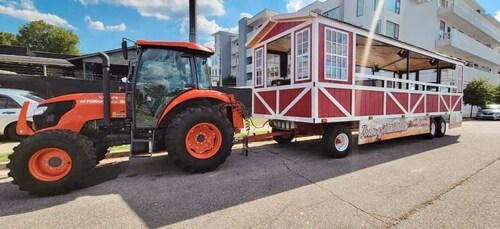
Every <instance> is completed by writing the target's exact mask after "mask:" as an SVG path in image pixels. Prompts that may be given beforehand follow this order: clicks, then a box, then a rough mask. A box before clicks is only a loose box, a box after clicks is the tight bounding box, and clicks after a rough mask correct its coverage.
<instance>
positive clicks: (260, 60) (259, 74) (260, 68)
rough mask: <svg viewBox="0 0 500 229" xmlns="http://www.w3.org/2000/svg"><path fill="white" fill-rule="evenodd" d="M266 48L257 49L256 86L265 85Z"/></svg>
mask: <svg viewBox="0 0 500 229" xmlns="http://www.w3.org/2000/svg"><path fill="white" fill-rule="evenodd" d="M263 77H264V48H260V49H257V50H256V51H255V86H263V85H264V79H263Z"/></svg>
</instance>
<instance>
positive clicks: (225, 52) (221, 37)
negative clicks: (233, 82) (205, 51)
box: [210, 31, 238, 83]
mask: <svg viewBox="0 0 500 229" xmlns="http://www.w3.org/2000/svg"><path fill="white" fill-rule="evenodd" d="M212 36H213V37H214V39H215V43H214V52H215V53H214V55H213V56H212V57H211V65H210V71H211V75H212V81H214V80H215V81H218V82H219V83H220V82H221V80H222V79H225V78H227V77H230V76H235V75H236V74H233V72H232V70H233V69H232V60H233V54H232V51H231V50H232V49H231V46H232V44H233V42H232V41H233V40H234V39H235V38H237V37H238V35H237V34H234V33H229V32H225V31H218V32H216V33H214V34H212ZM235 71H236V70H235Z"/></svg>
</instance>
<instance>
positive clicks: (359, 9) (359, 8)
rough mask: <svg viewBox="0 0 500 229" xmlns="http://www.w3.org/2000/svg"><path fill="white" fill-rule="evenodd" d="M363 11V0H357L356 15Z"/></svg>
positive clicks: (359, 15)
mask: <svg viewBox="0 0 500 229" xmlns="http://www.w3.org/2000/svg"><path fill="white" fill-rule="evenodd" d="M364 11H365V0H357V8H356V16H358V17H361V16H363V13H364Z"/></svg>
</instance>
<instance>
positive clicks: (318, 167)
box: [0, 136, 460, 228]
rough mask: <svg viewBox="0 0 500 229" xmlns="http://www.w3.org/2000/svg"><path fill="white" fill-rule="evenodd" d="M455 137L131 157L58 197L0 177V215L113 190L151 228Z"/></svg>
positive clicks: (446, 142)
mask: <svg viewBox="0 0 500 229" xmlns="http://www.w3.org/2000/svg"><path fill="white" fill-rule="evenodd" d="M459 137H460V136H445V137H444V138H439V139H434V140H432V141H428V140H423V139H421V138H418V137H410V138H402V139H396V140H390V141H385V142H379V143H374V144H370V145H363V146H359V147H355V148H354V149H353V152H352V153H351V154H350V155H349V156H348V157H346V158H344V159H330V158H328V157H327V156H326V155H325V154H323V152H322V149H321V144H320V141H319V140H307V141H299V142H296V143H295V142H294V143H292V144H289V145H277V144H271V145H264V146H259V147H254V148H252V150H251V153H250V156H249V157H245V156H241V155H239V153H240V150H234V151H233V154H232V155H231V156H230V157H229V158H228V161H227V162H226V163H225V164H224V165H223V166H221V167H220V168H219V169H218V170H216V171H214V172H210V173H205V174H187V173H184V172H182V171H180V170H179V169H177V168H176V167H175V166H174V165H173V163H172V162H171V161H170V160H168V157H156V158H154V159H133V160H132V161H131V162H130V164H129V163H128V162H125V163H118V164H114V165H111V166H106V167H101V168H99V169H97V170H96V171H95V176H93V177H94V179H92V180H91V181H90V182H89V184H88V186H89V188H86V189H82V190H78V191H75V192H72V193H69V194H67V195H62V196H56V197H47V198H37V197H33V196H30V195H28V194H27V193H26V192H20V191H19V190H18V189H17V186H14V185H12V184H11V183H10V182H7V183H5V182H4V183H0V216H8V215H14V214H20V213H27V212H32V211H36V210H41V209H45V208H50V207H54V206H57V205H61V204H64V203H67V202H71V201H73V200H75V199H77V198H79V197H81V196H102V195H108V194H118V195H120V196H121V197H122V199H123V200H124V201H125V202H126V203H127V204H128V205H129V207H130V208H131V209H133V210H134V211H135V213H136V214H137V216H139V217H140V218H141V219H142V220H143V221H144V222H145V223H146V224H147V225H148V226H149V227H154V228H156V227H161V226H165V225H169V224H172V223H176V222H179V221H183V220H187V219H191V218H194V217H197V216H200V215H204V214H207V213H211V212H214V211H218V210H222V209H225V208H228V207H231V206H236V205H239V204H242V203H246V202H250V201H253V200H257V199H261V198H264V197H267V196H271V195H274V194H277V193H281V192H285V191H288V190H292V189H295V188H298V187H301V186H305V185H308V184H310V183H311V181H312V182H318V181H323V180H327V179H331V178H334V177H338V176H341V175H344V174H348V173H351V172H355V171H358V170H361V169H365V168H368V167H371V166H376V165H379V164H383V163H387V162H390V161H393V160H397V159H401V158H404V157H409V156H412V155H416V154H419V153H424V152H426V151H430V150H435V149H438V148H441V147H446V146H449V145H452V144H456V143H459V141H458V139H459ZM115 178H116V179H115ZM106 181H107V182H106ZM96 184H99V185H96ZM97 207H98V206H96V208H97Z"/></svg>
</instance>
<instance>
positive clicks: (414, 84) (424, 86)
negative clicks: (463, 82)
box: [356, 73, 457, 93]
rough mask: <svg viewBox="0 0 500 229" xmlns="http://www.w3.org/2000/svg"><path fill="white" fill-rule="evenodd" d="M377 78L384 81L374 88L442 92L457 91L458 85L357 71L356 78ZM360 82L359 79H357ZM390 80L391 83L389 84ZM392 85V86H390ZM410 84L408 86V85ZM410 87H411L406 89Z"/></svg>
mask: <svg viewBox="0 0 500 229" xmlns="http://www.w3.org/2000/svg"><path fill="white" fill-rule="evenodd" d="M358 79H363V80H377V81H379V82H382V85H380V86H373V87H374V88H377V87H378V88H384V89H388V90H394V89H399V90H403V91H416V92H417V91H420V92H442V93H457V86H451V85H444V84H437V83H427V82H420V81H414V80H405V79H398V78H389V77H384V76H375V75H367V74H362V73H356V80H358ZM356 82H358V81H356ZM389 82H390V84H389ZM398 84H402V85H401V88H398V87H396V85H398ZM403 84H404V86H403ZM389 85H390V86H389ZM406 85H408V87H406ZM406 88H409V89H406Z"/></svg>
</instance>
